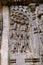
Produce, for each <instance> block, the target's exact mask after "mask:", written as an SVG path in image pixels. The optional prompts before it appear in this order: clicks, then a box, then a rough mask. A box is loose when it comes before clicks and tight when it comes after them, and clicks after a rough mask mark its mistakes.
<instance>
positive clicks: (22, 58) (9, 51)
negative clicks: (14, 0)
mask: <svg viewBox="0 0 43 65" xmlns="http://www.w3.org/2000/svg"><path fill="white" fill-rule="evenodd" d="M2 11H3V17H1V16H2V14H0V26H1V27H0V30H1V34H0V35H1V37H2V38H1V40H2V41H1V45H0V48H1V62H0V63H1V65H5V64H6V65H8V62H9V65H43V4H40V5H39V6H35V4H30V5H29V6H22V5H19V6H14V5H11V6H10V7H7V6H3V10H2ZM2 11H1V12H2ZM1 12H0V13H1ZM2 18H3V19H2ZM2 20H3V23H2ZM2 25H3V32H2ZM3 55H4V56H3ZM8 58H9V59H8ZM5 60H6V62H5Z"/></svg>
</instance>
